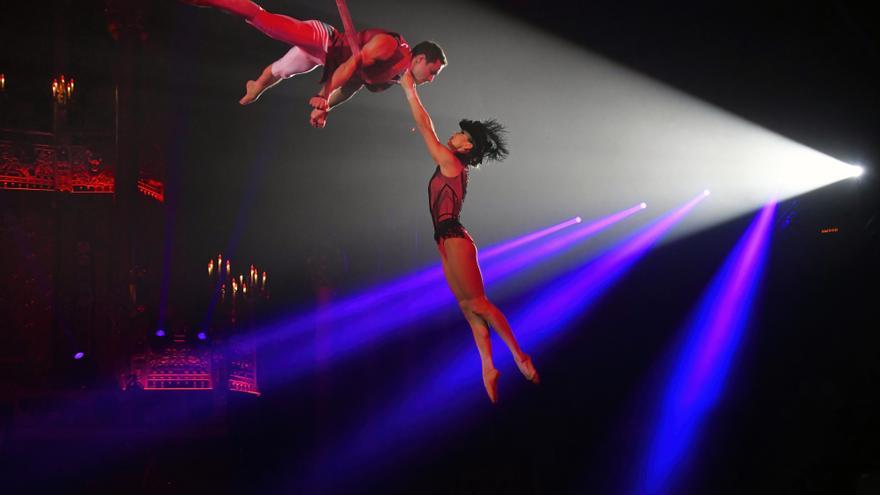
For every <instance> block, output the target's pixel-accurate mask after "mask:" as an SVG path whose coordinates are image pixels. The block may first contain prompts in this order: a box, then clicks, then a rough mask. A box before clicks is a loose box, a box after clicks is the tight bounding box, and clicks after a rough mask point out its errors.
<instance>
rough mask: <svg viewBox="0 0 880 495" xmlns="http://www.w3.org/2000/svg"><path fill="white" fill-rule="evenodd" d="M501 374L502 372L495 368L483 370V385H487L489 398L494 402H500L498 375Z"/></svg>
mask: <svg viewBox="0 0 880 495" xmlns="http://www.w3.org/2000/svg"><path fill="white" fill-rule="evenodd" d="M500 376H501V372H500V371H498V370H496V369H495V368H488V369H484V370H483V386H485V387H486V393H487V394H489V400H490V401H492V404H497V403H498V377H500Z"/></svg>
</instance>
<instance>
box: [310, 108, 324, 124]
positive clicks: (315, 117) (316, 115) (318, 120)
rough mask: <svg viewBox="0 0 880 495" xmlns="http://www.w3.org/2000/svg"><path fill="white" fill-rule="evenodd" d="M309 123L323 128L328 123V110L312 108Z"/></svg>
mask: <svg viewBox="0 0 880 495" xmlns="http://www.w3.org/2000/svg"><path fill="white" fill-rule="evenodd" d="M309 123H311V124H312V127H314V128H316V129H323V128H324V126H325V125H327V110H321V109H320V108H316V109H314V110H312V114H311V115H310V116H309Z"/></svg>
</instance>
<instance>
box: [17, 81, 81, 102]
mask: <svg viewBox="0 0 880 495" xmlns="http://www.w3.org/2000/svg"><path fill="white" fill-rule="evenodd" d="M4 84H5V81H4ZM73 90H74V82H73V78H72V77H71V78H70V79H66V78H65V76H64V75H63V74H62V75H61V76H60V77H58V78H56V79H53V80H52V97H53V98H55V102H56V103H58V104H59V105H66V104H68V103H70V100H71V99H73Z"/></svg>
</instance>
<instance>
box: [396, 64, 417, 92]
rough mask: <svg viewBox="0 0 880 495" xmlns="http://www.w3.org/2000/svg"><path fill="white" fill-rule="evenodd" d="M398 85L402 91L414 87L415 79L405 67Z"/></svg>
mask: <svg viewBox="0 0 880 495" xmlns="http://www.w3.org/2000/svg"><path fill="white" fill-rule="evenodd" d="M400 87H401V88H403V90H404V91H407V90H410V89H412V88H415V87H416V80H415V79H414V78H413V75H412V71H410V70H408V69H407V71H406V72H404V73H403V75H402V76H400Z"/></svg>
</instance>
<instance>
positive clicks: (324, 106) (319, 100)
mask: <svg viewBox="0 0 880 495" xmlns="http://www.w3.org/2000/svg"><path fill="white" fill-rule="evenodd" d="M309 105H311V106H312V108H314V109H316V110H328V109H329V108H330V103H329V102H328V101H327V98H324V97H323V96H320V95H315V96H313V97H312V98H311V99H310V100H309Z"/></svg>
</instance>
